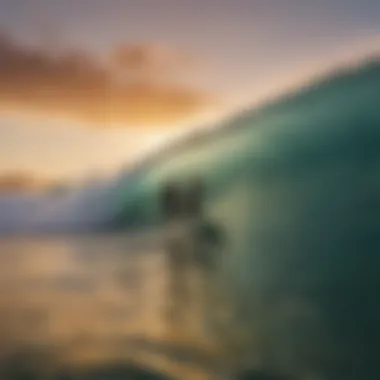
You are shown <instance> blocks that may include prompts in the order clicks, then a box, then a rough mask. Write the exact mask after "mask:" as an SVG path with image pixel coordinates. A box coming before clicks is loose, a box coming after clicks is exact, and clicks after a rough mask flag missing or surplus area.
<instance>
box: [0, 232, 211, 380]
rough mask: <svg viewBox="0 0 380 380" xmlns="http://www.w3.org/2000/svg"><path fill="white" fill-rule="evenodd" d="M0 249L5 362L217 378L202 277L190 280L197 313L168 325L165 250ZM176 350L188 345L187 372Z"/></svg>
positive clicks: (123, 245) (13, 243) (39, 243)
mask: <svg viewBox="0 0 380 380" xmlns="http://www.w3.org/2000/svg"><path fill="white" fill-rule="evenodd" d="M0 247H1V250H0V270H1V276H0V350H1V357H2V358H4V360H5V361H6V358H7V357H8V356H9V355H12V354H13V353H14V352H19V351H22V350H27V352H29V353H30V355H36V359H35V363H34V364H35V365H36V366H37V367H38V366H41V364H38V363H40V362H41V360H42V362H43V365H42V367H43V368H44V369H47V368H51V369H52V371H54V368H59V367H70V368H75V367H77V366H87V365H91V364H94V363H100V362H104V363H107V362H128V361H131V360H133V361H135V362H138V363H140V364H142V365H144V366H153V367H155V368H158V369H159V370H160V371H162V372H168V373H170V374H174V375H176V376H178V378H184V379H187V378H188V379H194V380H195V379H207V378H209V377H210V375H209V374H208V373H207V371H209V370H210V368H211V367H212V366H213V365H214V364H213V363H214V362H213V360H214V357H215V354H214V347H213V345H212V344H209V345H207V339H203V338H202V336H201V335H202V328H201V327H202V326H201V323H200V322H201V319H202V316H201V313H202V310H201V305H199V302H198V304H197V302H196V301H195V300H197V299H199V294H200V293H201V292H202V289H201V284H202V281H199V280H200V279H199V278H198V279H197V277H196V273H192V272H190V273H187V274H186V275H187V276H190V277H191V281H190V283H191V284H192V291H193V296H194V297H193V301H192V307H190V308H189V310H188V312H187V313H185V316H186V318H187V319H186V320H183V321H182V322H181V324H180V325H178V326H177V327H176V326H174V325H173V324H172V323H170V322H168V321H167V318H166V310H167V305H168V302H170V299H169V298H170V297H168V293H167V286H168V283H167V282H168V281H167V279H168V276H167V268H166V266H165V265H166V261H165V254H164V253H163V252H164V250H163V249H162V248H161V247H160V245H159V244H156V245H155V247H154V249H153V248H152V247H153V245H152V244H151V247H150V249H149V246H148V245H147V244H145V247H144V248H142V247H139V248H137V247H133V248H132V247H131V242H130V241H129V240H128V239H126V238H125V237H123V236H112V237H106V236H96V237H82V238H72V239H68V238H33V239H32V238H13V237H12V238H3V239H2V240H1V241H0ZM197 295H198V296H197ZM170 344H174V346H173V347H176V346H178V347H187V348H186V350H187V351H186V350H184V349H182V356H186V355H187V358H188V365H187V366H185V367H184V366H182V365H180V364H178V363H176V362H175V361H173V360H171V355H173V354H174V351H173V350H174V348H173V347H171V346H170ZM160 345H161V346H160ZM147 347H148V350H147V349H146V348H147ZM157 352H160V353H161V354H162V353H165V352H166V353H167V355H166V356H165V355H157ZM176 354H178V353H176ZM197 355H198V356H199V358H198V359H197ZM191 357H192V358H191ZM207 358H208V359H207ZM36 363H37V364H36ZM207 368H209V369H207Z"/></svg>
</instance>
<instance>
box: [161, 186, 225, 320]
mask: <svg viewBox="0 0 380 380" xmlns="http://www.w3.org/2000/svg"><path fill="white" fill-rule="evenodd" d="M204 195H205V192H204V187H203V184H202V182H201V181H200V180H198V179H193V180H192V181H191V182H190V183H186V184H183V185H182V186H180V185H178V184H169V185H167V186H166V187H165V188H164V191H163V193H162V205H163V211H164V217H165V218H166V222H167V227H168V228H167V238H166V251H167V263H168V272H169V278H168V280H169V289H168V290H169V310H168V316H169V319H170V321H171V322H172V323H176V324H180V325H182V324H183V322H184V318H185V317H186V316H187V314H188V313H189V312H190V309H189V306H191V305H192V304H193V302H192V301H196V299H198V302H200V303H201V313H202V315H201V319H202V320H209V319H210V318H209V315H210V314H211V310H210V307H212V306H211V305H212V302H210V301H212V300H211V298H212V290H211V289H212V284H213V277H214V276H213V274H214V273H215V271H216V266H217V262H218V259H219V255H220V251H221V249H222V247H223V245H224V240H225V239H224V234H223V231H222V229H221V228H220V227H219V226H218V225H217V224H216V223H215V222H214V221H212V220H210V219H209V218H207V217H206V215H205V212H204ZM194 271H195V272H198V276H199V277H198V279H199V281H200V283H198V285H200V289H199V288H198V291H199V292H198V293H197V295H196V299H193V300H192V298H193V297H192V293H193V291H194V289H193V283H192V281H191V280H192V274H194ZM193 296H194V295H193ZM206 324H207V322H206Z"/></svg>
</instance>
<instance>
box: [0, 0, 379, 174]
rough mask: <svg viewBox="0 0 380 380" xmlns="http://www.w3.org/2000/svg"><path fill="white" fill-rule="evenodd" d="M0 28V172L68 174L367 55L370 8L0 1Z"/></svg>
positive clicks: (124, 160) (372, 24)
mask: <svg viewBox="0 0 380 380" xmlns="http://www.w3.org/2000/svg"><path fill="white" fill-rule="evenodd" d="M0 30H1V31H2V37H1V38H0V175H1V173H2V172H6V171H17V170H21V171H24V170H25V171H32V172H35V173H37V175H41V176H49V177H54V178H60V177H62V178H78V177H80V176H83V175H91V174H92V173H93V174H94V175H98V174H103V173H107V172H108V171H110V170H115V169H116V168H118V167H120V166H121V165H122V164H128V162H133V160H135V159H136V157H138V156H139V155H141V154H142V153H143V152H144V151H146V150H147V149H149V148H150V147H152V146H154V144H157V143H159V142H161V141H165V140H166V139H167V138H168V137H169V136H171V135H172V134H173V133H177V132H180V131H182V130H184V129H188V128H191V126H192V125H195V124H196V121H195V120H198V119H195V116H197V115H199V118H202V117H205V116H214V115H218V114H221V113H224V112H225V111H226V110H227V109H230V108H234V106H235V105H237V104H239V103H241V102H246V101H248V100H252V102H255V101H256V100H260V99H264V98H265V97H266V96H268V95H273V94H275V93H277V92H281V91H282V90H283V89H284V88H285V86H287V85H290V84H292V83H294V84H297V81H301V80H302V79H304V78H307V77H308V75H310V74H313V73H315V72H317V71H318V70H319V69H323V67H324V66H326V67H327V66H329V64H330V63H331V62H334V61H339V59H341V58H342V57H343V58H344V57H347V58H350V57H352V58H355V57H360V56H361V55H362V54H364V53H366V52H367V51H376V49H379V50H380V2H379V1H378V0H361V1H358V0H189V1H186V0H64V1H62V0H0ZM74 53H78V54H76V55H75V56H74Z"/></svg>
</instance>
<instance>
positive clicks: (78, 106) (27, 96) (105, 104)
mask: <svg viewBox="0 0 380 380" xmlns="http://www.w3.org/2000/svg"><path fill="white" fill-rule="evenodd" d="M188 62H189V61H187V60H186V59H183V58H182V56H180V55H176V54H174V53H172V52H170V51H169V50H165V49H162V48H157V47H154V46H152V45H144V44H142V45H133V46H123V47H122V48H120V49H118V50H116V53H115V54H114V56H113V63H117V65H114V67H111V65H110V67H103V66H101V65H100V63H98V62H96V61H95V59H94V58H93V57H91V56H90V55H88V54H85V53H81V54H74V53H72V52H66V53H64V54H61V55H59V56H53V55H51V54H49V52H47V51H45V50H43V49H39V50H38V49H30V48H26V47H24V46H20V45H17V44H16V43H15V42H14V41H13V40H12V39H11V38H9V37H8V36H6V35H4V36H3V37H2V38H1V39H0V111H1V110H3V111H9V110H16V111H21V112H23V113H25V112H28V111H29V112H34V113H35V112H37V113H41V114H45V115H52V116H54V117H65V118H71V119H74V120H77V121H84V122H89V123H92V124H94V125H98V126H102V125H110V124H120V125H125V126H127V125H136V124H140V125H141V124H163V123H164V124H167V123H171V122H179V121H181V120H184V119H187V118H188V117H192V116H194V115H196V114H197V113H200V112H203V111H204V110H207V109H208V108H209V107H210V106H211V105H212V104H213V98H212V97H211V96H209V95H208V94H206V93H205V92H203V91H200V90H196V89H194V88H191V87H189V86H185V85H179V84H178V83H175V82H176V81H175V80H174V79H175V78H171V77H170V75H169V73H172V74H173V73H174V71H175V69H177V71H178V70H181V69H182V68H185V67H187V65H188ZM110 63H111V62H110ZM115 66H116V67H115Z"/></svg>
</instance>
